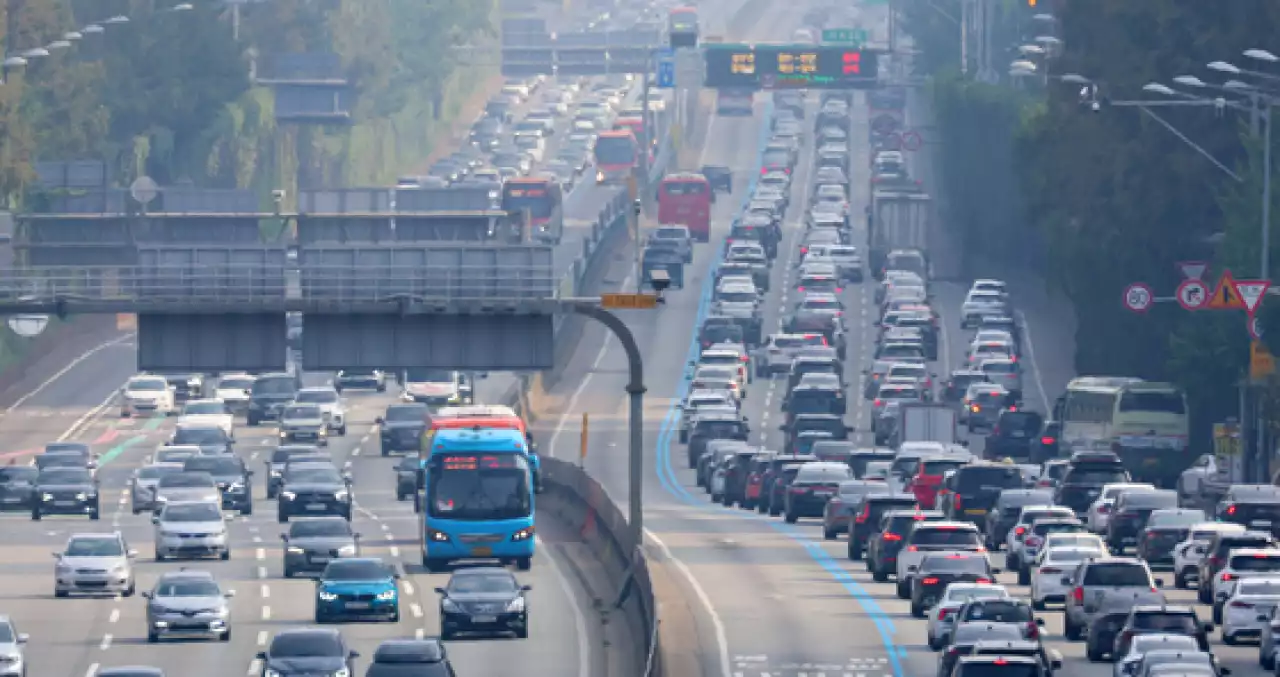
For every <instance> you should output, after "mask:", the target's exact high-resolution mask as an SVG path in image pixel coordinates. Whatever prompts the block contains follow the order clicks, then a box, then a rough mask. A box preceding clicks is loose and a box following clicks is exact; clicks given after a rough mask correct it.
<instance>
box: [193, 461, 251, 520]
mask: <svg viewBox="0 0 1280 677" xmlns="http://www.w3.org/2000/svg"><path fill="white" fill-rule="evenodd" d="M182 471H183V472H207V473H209V475H210V476H212V477H213V481H214V482H215V483H217V485H218V491H220V492H221V493H222V507H223V508H225V509H228V510H235V511H237V512H239V513H240V514H241V515H252V514H253V484H252V483H251V482H250V477H251V476H252V475H253V471H252V470H249V469H248V468H246V467H244V461H243V460H241V459H240V457H239V456H235V455H233V454H219V455H217V456H196V457H195V458H189V459H187V460H186V461H185V462H184V463H183V464H182Z"/></svg>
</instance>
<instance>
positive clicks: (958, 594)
mask: <svg viewBox="0 0 1280 677" xmlns="http://www.w3.org/2000/svg"><path fill="white" fill-rule="evenodd" d="M1008 596H1009V592H1008V591H1007V590H1005V589H1004V588H1001V587H997V586H994V585H972V586H965V587H960V586H954V585H953V586H950V587H948V588H947V601H948V602H952V603H963V602H967V601H969V600H971V599H1004V598H1005V597H1008Z"/></svg>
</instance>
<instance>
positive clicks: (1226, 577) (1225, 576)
mask: <svg viewBox="0 0 1280 677" xmlns="http://www.w3.org/2000/svg"><path fill="white" fill-rule="evenodd" d="M1235 578H1236V577H1235V576H1232V575H1231V572H1230V571H1224V572H1222V580H1223V582H1226V581H1234V580H1235Z"/></svg>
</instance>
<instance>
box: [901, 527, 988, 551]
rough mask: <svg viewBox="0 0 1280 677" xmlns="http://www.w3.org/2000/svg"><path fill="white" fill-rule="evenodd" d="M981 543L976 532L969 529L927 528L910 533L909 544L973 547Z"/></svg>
mask: <svg viewBox="0 0 1280 677" xmlns="http://www.w3.org/2000/svg"><path fill="white" fill-rule="evenodd" d="M981 542H982V541H981V538H980V537H979V536H978V532H977V531H973V530H971V529H956V528H954V527H950V528H948V527H929V528H927V529H922V528H917V529H916V530H915V531H913V532H912V533H911V543H912V544H913V545H932V546H939V545H944V546H945V545H955V546H975V545H980V544H981Z"/></svg>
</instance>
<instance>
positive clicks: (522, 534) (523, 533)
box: [511, 527, 533, 541]
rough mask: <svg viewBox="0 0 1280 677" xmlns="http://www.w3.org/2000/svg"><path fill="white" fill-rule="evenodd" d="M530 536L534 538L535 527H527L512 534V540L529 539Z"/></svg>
mask: <svg viewBox="0 0 1280 677" xmlns="http://www.w3.org/2000/svg"><path fill="white" fill-rule="evenodd" d="M530 538H533V527H525V528H523V529H521V530H519V531H517V532H515V533H514V534H511V540H513V541H527V540H529V539H530Z"/></svg>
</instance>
